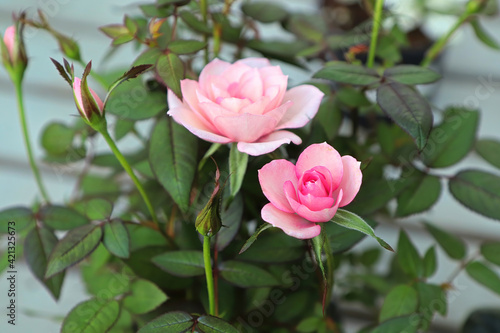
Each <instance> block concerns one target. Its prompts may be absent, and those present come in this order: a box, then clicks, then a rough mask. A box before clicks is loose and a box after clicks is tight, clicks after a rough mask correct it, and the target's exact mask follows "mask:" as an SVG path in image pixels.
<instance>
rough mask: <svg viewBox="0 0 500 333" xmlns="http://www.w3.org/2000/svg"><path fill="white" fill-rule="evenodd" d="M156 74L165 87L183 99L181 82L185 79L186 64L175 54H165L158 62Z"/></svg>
mask: <svg viewBox="0 0 500 333" xmlns="http://www.w3.org/2000/svg"><path fill="white" fill-rule="evenodd" d="M156 73H157V74H158V76H159V77H160V79H161V80H162V81H163V83H165V85H166V86H167V87H168V88H170V89H171V90H172V91H173V92H174V93H175V94H176V95H177V97H179V98H182V91H181V82H180V81H181V80H182V79H183V78H184V64H183V63H182V61H181V59H180V58H179V57H178V56H177V55H175V54H174V53H169V54H163V55H161V56H160V57H159V58H158V60H157V61H156Z"/></svg>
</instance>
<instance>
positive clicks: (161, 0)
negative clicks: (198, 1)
mask: <svg viewBox="0 0 500 333" xmlns="http://www.w3.org/2000/svg"><path fill="white" fill-rule="evenodd" d="M190 1H191V0H158V6H159V7H160V6H169V5H175V6H185V5H187V4H188V3H189V2H190Z"/></svg>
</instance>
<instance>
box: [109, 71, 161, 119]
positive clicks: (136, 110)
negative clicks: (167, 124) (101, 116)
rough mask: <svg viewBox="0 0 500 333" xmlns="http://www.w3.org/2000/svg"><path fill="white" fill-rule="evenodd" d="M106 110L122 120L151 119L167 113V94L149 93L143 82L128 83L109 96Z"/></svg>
mask: <svg viewBox="0 0 500 333" xmlns="http://www.w3.org/2000/svg"><path fill="white" fill-rule="evenodd" d="M105 110H106V112H107V113H111V114H114V115H116V116H118V117H120V118H122V119H128V120H141V119H150V118H152V117H154V116H156V115H158V114H160V113H161V112H165V111H166V105H165V93H163V92H159V91H149V89H148V88H147V87H146V86H145V85H144V84H143V83H142V81H141V80H130V81H126V82H124V83H122V84H120V85H119V86H118V87H117V88H116V89H114V90H113V91H112V92H111V93H110V94H109V96H108V97H107V99H106V107H105Z"/></svg>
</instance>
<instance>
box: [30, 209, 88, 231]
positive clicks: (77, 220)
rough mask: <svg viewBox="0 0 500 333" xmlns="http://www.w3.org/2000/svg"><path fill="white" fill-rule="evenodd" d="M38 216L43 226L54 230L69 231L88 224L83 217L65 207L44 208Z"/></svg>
mask: <svg viewBox="0 0 500 333" xmlns="http://www.w3.org/2000/svg"><path fill="white" fill-rule="evenodd" d="M38 216H39V218H40V220H41V221H42V222H43V223H45V225H47V226H49V227H51V228H52V229H55V230H71V229H74V228H77V227H80V226H83V225H88V224H89V220H88V219H87V218H86V217H85V216H83V215H82V214H80V213H78V212H77V211H76V210H74V209H72V208H69V207H65V206H55V205H54V206H52V205H49V206H44V207H42V208H41V209H40V211H39V212H38Z"/></svg>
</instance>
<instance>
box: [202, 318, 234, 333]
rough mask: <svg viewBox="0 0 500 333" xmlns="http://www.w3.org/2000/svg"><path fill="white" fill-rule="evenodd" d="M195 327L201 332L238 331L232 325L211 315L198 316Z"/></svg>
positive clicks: (225, 332) (226, 332)
mask: <svg viewBox="0 0 500 333" xmlns="http://www.w3.org/2000/svg"><path fill="white" fill-rule="evenodd" d="M196 328H197V329H198V330H199V331H201V332H203V333H239V331H238V330H237V329H236V328H234V326H233V325H231V324H229V323H227V322H225V321H224V320H222V319H220V318H217V317H212V316H201V317H199V318H198V320H197V324H196Z"/></svg>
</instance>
